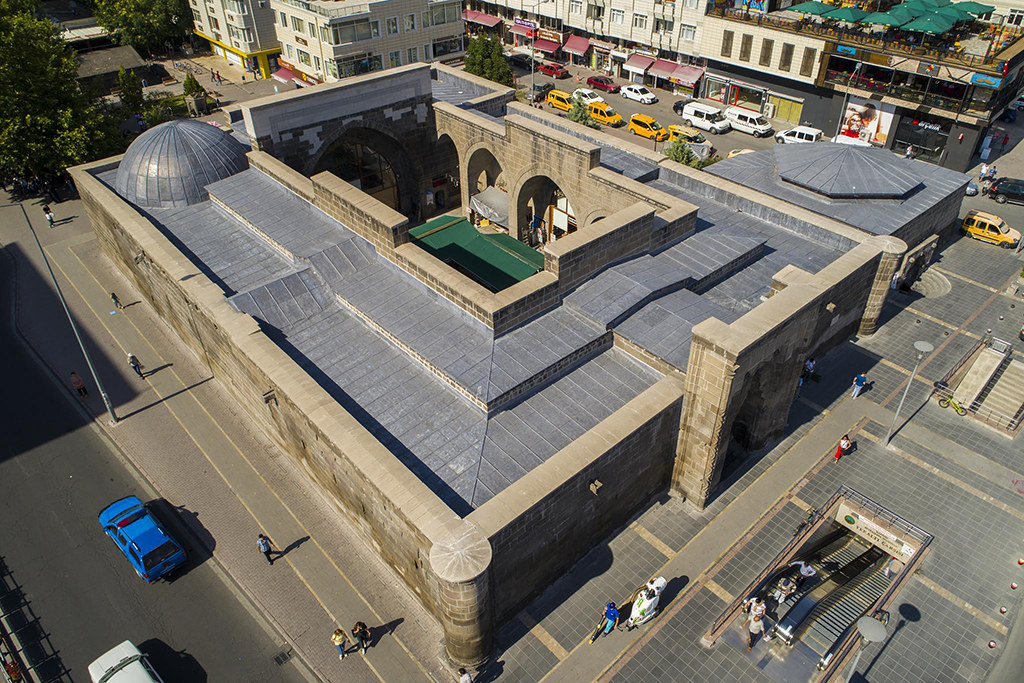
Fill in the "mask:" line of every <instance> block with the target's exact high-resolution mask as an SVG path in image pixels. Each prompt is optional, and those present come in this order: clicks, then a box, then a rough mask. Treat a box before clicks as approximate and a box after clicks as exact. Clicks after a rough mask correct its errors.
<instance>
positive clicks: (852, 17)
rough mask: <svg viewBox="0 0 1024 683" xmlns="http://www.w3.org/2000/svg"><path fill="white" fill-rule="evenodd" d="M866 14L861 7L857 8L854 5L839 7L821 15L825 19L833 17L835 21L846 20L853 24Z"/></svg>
mask: <svg viewBox="0 0 1024 683" xmlns="http://www.w3.org/2000/svg"><path fill="white" fill-rule="evenodd" d="M867 15H868V13H867V12H865V11H864V10H861V9H857V8H856V7H841V8H839V9H834V10H832V11H831V12H826V13H825V14H823V15H821V16H822V17H824V18H825V19H833V20H835V21H848V22H850V23H851V24H853V23H856V22H858V21H860V20H861V19H863V18H864V17H866V16H867Z"/></svg>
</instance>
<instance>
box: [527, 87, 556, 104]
mask: <svg viewBox="0 0 1024 683" xmlns="http://www.w3.org/2000/svg"><path fill="white" fill-rule="evenodd" d="M554 89H555V86H554V85H553V84H551V83H534V84H533V92H532V93H530V95H529V96H528V99H529V100H530V101H531V102H543V101H544V100H545V99H547V96H548V92H549V91H551V90H554Z"/></svg>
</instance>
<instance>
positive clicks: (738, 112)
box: [725, 107, 775, 138]
mask: <svg viewBox="0 0 1024 683" xmlns="http://www.w3.org/2000/svg"><path fill="white" fill-rule="evenodd" d="M725 118H726V120H728V121H729V125H730V126H732V129H733V130H738V131H740V132H741V133H749V134H750V135H753V136H754V137H755V138H766V137H768V136H769V135H771V134H772V133H774V132H775V129H774V128H772V124H770V123H768V119H766V118H765V117H764V116H762V115H761V114H759V113H758V112H756V111H750V110H749V109H743V108H742V107H729V108H728V109H726V110H725Z"/></svg>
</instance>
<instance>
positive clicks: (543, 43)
mask: <svg viewBox="0 0 1024 683" xmlns="http://www.w3.org/2000/svg"><path fill="white" fill-rule="evenodd" d="M533 46H534V47H535V48H537V49H538V50H540V51H541V52H543V53H544V54H548V55H550V54H552V53H553V52H558V51H559V50H560V49H561V48H562V46H561V45H559V44H558V43H556V42H555V41H553V40H544V39H543V38H538V39H537V41H536V42H535V43H534V44H533Z"/></svg>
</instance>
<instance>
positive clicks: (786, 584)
mask: <svg viewBox="0 0 1024 683" xmlns="http://www.w3.org/2000/svg"><path fill="white" fill-rule="evenodd" d="M793 593H796V584H795V583H794V582H793V580H792V579H790V578H788V577H787V578H784V579H783V580H782V581H781V582H780V583H779V585H778V586H777V587H776V588H775V592H774V593H772V599H773V600H775V604H776V605H781V604H782V603H784V602H785V601H786V599H787V598H789V596H790V595H792V594H793Z"/></svg>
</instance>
